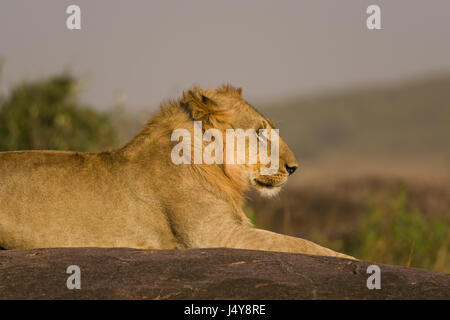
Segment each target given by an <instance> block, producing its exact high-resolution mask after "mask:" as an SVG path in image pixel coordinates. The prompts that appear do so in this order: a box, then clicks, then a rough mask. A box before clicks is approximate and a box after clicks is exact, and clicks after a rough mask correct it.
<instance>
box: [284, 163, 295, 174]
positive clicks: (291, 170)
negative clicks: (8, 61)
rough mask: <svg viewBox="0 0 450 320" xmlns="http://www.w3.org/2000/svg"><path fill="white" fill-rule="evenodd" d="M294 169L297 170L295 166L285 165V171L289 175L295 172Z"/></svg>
mask: <svg viewBox="0 0 450 320" xmlns="http://www.w3.org/2000/svg"><path fill="white" fill-rule="evenodd" d="M295 170H297V166H294V167H290V166H288V165H286V171H287V172H288V173H289V175H291V174H293V173H294V172H295Z"/></svg>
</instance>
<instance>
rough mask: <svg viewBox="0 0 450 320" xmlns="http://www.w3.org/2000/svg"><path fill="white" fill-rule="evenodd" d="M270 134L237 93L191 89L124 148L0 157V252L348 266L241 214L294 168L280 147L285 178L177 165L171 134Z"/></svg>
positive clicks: (249, 169)
mask: <svg viewBox="0 0 450 320" xmlns="http://www.w3.org/2000/svg"><path fill="white" fill-rule="evenodd" d="M193 120H201V121H202V123H203V126H204V128H205V129H207V128H217V129H219V130H221V131H222V132H224V130H226V129H227V128H242V129H244V130H246V129H249V128H253V129H255V130H258V129H260V128H273V124H272V122H271V121H270V120H269V119H267V118H265V117H264V116H263V115H261V114H260V113H259V112H258V111H257V110H256V109H255V108H254V107H252V106H251V105H249V104H248V103H247V102H246V101H245V100H244V99H243V98H242V95H241V90H240V89H235V88H233V87H232V86H229V85H226V86H222V87H220V88H218V89H216V90H211V89H207V90H203V89H201V88H198V87H194V88H193V89H192V90H190V91H188V92H185V93H184V94H183V96H182V97H181V98H180V99H179V100H177V101H170V102H168V103H164V104H163V105H162V106H161V111H160V112H159V113H158V114H157V115H156V116H155V117H154V118H153V119H152V120H151V121H150V122H149V124H148V125H147V126H146V127H145V128H144V130H143V131H142V132H141V133H140V134H139V135H138V136H136V137H135V138H134V139H133V140H132V141H131V142H130V143H128V144H127V145H125V146H124V147H122V148H120V149H117V150H113V151H108V152H100V153H83V152H60V151H14V152H3V153H0V247H3V248H5V249H30V248H41V247H84V246H95V247H133V248H150V249H185V248H201V247H203V248H204V247H231V248H245V249H260V250H273V251H284V252H300V253H307V254H316V255H326V256H338V257H347V258H349V256H346V255H343V254H340V253H337V252H334V251H332V250H330V249H327V248H324V247H321V246H319V245H317V244H314V243H312V242H310V241H307V240H303V239H299V238H295V237H289V236H286V235H281V234H276V233H273V232H270V231H265V230H260V229H256V228H254V227H253V226H252V225H251V223H250V222H249V220H248V219H247V217H246V216H245V214H244V212H243V210H242V206H243V203H244V192H245V190H247V189H248V188H249V187H251V186H253V187H255V188H256V189H258V190H259V191H261V193H262V194H266V195H272V194H275V193H276V192H278V190H279V189H280V188H281V185H283V184H284V183H285V182H286V180H287V177H288V175H289V174H288V172H287V170H286V167H285V166H286V165H288V166H289V167H296V166H297V160H296V159H295V156H294V154H293V153H292V152H291V151H290V150H289V148H288V147H287V145H286V144H285V143H284V142H283V141H282V140H281V139H280V149H279V150H280V156H279V161H280V162H279V163H280V164H279V170H278V172H277V173H276V174H274V175H269V176H262V175H260V174H259V168H260V167H261V165H260V164H255V165H247V164H244V165H237V164H235V165H227V164H212V165H205V164H198V165H188V164H181V165H175V164H174V163H173V162H172V161H171V158H170V155H171V150H172V148H173V146H174V145H175V144H176V143H177V142H174V141H171V139H170V137H171V133H172V132H173V130H175V129H178V128H186V129H188V130H190V131H191V132H192V131H193Z"/></svg>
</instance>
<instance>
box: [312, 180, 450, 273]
mask: <svg viewBox="0 0 450 320" xmlns="http://www.w3.org/2000/svg"><path fill="white" fill-rule="evenodd" d="M375 203H376V202H375V201H370V203H369V205H368V208H367V212H366V214H364V215H363V217H362V218H361V223H360V227H359V229H358V232H356V233H353V234H351V235H347V236H346V237H344V238H343V239H341V240H335V241H330V240H329V239H327V238H326V237H324V236H323V235H321V234H320V232H318V230H316V232H314V234H313V235H314V236H313V238H314V240H315V241H317V242H320V243H321V244H323V245H325V246H328V247H330V248H332V249H334V250H337V251H341V252H345V253H347V254H350V255H353V256H355V257H357V258H359V259H362V260H368V261H374V262H379V263H386V264H394V265H403V266H411V267H418V268H424V269H428V270H433V271H440V272H447V273H450V254H449V249H450V221H448V220H447V219H443V218H438V217H431V216H430V215H425V214H424V213H422V212H421V211H419V210H417V209H412V208H411V206H410V205H409V198H408V194H407V192H406V190H405V189H403V188H400V189H399V190H398V191H397V192H396V193H395V194H393V195H391V196H390V198H389V201H388V202H387V203H385V204H384V205H380V204H375Z"/></svg>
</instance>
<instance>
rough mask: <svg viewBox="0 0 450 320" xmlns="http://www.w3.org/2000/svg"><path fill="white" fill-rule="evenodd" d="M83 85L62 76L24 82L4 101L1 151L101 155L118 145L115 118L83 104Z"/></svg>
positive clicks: (0, 107)
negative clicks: (112, 119)
mask: <svg viewBox="0 0 450 320" xmlns="http://www.w3.org/2000/svg"><path fill="white" fill-rule="evenodd" d="M78 93H79V82H78V81H77V80H76V79H75V78H74V77H73V76H71V75H70V74H68V73H62V74H60V75H56V76H53V77H50V78H46V79H41V80H38V81H35V82H24V83H22V84H19V85H17V86H16V87H14V88H13V89H11V92H10V93H9V94H8V95H7V96H5V97H0V151H7V150H33V149H56V150H77V151H100V150H103V149H107V148H111V147H114V146H115V145H116V144H117V132H116V130H115V127H114V126H113V124H112V122H111V116H110V115H109V114H107V113H102V112H99V111H96V110H94V109H93V108H91V107H90V106H87V105H84V104H82V103H80V102H79V100H78V97H77V95H78Z"/></svg>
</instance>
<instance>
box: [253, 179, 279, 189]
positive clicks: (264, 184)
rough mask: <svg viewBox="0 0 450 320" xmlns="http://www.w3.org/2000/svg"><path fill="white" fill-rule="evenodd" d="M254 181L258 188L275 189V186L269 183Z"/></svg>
mask: <svg viewBox="0 0 450 320" xmlns="http://www.w3.org/2000/svg"><path fill="white" fill-rule="evenodd" d="M254 181H255V183H256V184H257V185H258V186H260V187H264V188H274V187H275V186H274V185H271V184H268V183H264V182H261V181H259V180H258V179H255V180H254Z"/></svg>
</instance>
